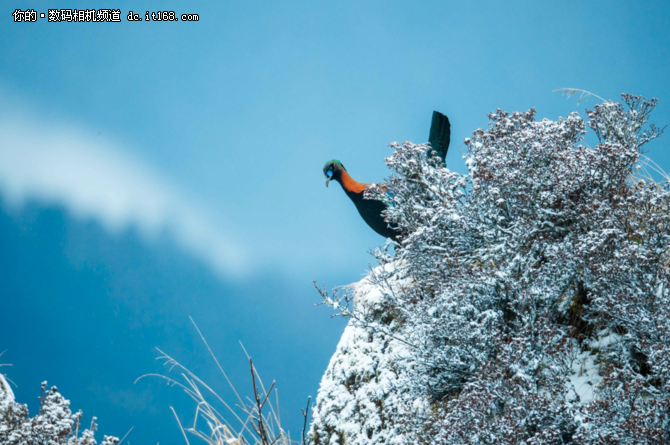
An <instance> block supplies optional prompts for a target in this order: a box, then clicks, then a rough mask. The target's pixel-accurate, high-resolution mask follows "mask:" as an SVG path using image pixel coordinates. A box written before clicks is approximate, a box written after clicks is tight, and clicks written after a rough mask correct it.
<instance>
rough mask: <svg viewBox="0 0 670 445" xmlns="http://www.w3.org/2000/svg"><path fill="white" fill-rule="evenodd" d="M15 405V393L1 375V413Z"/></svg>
mask: <svg viewBox="0 0 670 445" xmlns="http://www.w3.org/2000/svg"><path fill="white" fill-rule="evenodd" d="M11 403H14V392H13V391H12V388H10V386H9V382H7V379H6V378H5V376H4V375H2V374H0V411H2V410H3V409H6V408H7V406H9V405H10V404H11Z"/></svg>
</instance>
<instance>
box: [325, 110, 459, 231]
mask: <svg viewBox="0 0 670 445" xmlns="http://www.w3.org/2000/svg"><path fill="white" fill-rule="evenodd" d="M450 139H451V124H450V123H449V118H447V116H445V115H444V114H442V113H439V112H437V111H433V120H432V122H431V125H430V135H429V136H428V141H429V142H430V145H431V147H432V149H433V151H435V152H437V156H439V157H440V158H442V161H444V160H445V158H446V157H447V150H448V149H449V141H450ZM323 174H324V175H325V176H326V187H328V183H329V182H330V181H331V180H333V179H334V180H335V181H337V182H339V183H340V185H341V186H342V188H343V189H344V192H345V193H346V194H347V196H348V197H349V198H351V200H352V201H353V202H354V205H355V206H356V209H358V213H360V214H361V216H362V217H363V221H365V222H366V223H367V224H368V225H369V226H370V227H372V230H374V231H375V232H377V233H378V234H380V235H381V236H383V237H385V238H391V239H393V240H395V239H396V238H397V236H398V235H399V233H398V232H397V231H395V230H393V229H391V228H390V227H389V226H388V224H387V223H386V221H384V216H382V211H384V210H385V209H386V205H385V204H384V203H383V202H382V201H378V200H376V199H363V192H364V191H365V188H366V187H367V186H368V185H369V184H363V183H360V182H358V181H356V180H355V179H353V178H352V177H351V176H349V173H347V169H346V168H344V166H343V165H342V163H341V162H340V161H338V160H336V159H333V160H332V161H328V162H327V163H326V165H325V166H324V167H323Z"/></svg>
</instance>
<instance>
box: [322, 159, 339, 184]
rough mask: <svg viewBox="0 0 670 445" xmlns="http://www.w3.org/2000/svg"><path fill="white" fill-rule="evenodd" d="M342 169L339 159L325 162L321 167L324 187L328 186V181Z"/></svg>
mask: <svg viewBox="0 0 670 445" xmlns="http://www.w3.org/2000/svg"><path fill="white" fill-rule="evenodd" d="M342 169H344V167H343V166H342V164H341V163H340V161H338V160H336V159H333V160H332V161H328V162H326V165H325V166H324V167H323V174H324V175H325V176H326V187H328V183H329V182H330V180H331V179H334V178H335V177H336V176H337V175H338V174H339V173H341V172H342Z"/></svg>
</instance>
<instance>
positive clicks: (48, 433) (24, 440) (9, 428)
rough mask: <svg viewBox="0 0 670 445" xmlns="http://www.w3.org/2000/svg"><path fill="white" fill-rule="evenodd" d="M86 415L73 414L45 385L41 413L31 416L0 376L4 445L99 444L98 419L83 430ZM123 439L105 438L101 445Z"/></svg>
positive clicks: (0, 438)
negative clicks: (81, 424) (97, 434)
mask: <svg viewBox="0 0 670 445" xmlns="http://www.w3.org/2000/svg"><path fill="white" fill-rule="evenodd" d="M82 415H83V414H82V412H81V411H79V412H77V413H75V414H72V412H71V411H70V402H69V400H66V399H65V398H63V396H62V395H61V394H60V393H59V392H58V390H57V389H56V387H55V386H54V387H52V388H51V389H47V383H46V382H43V383H42V397H40V411H39V413H37V415H35V416H34V417H29V416H28V406H27V405H25V404H22V403H16V402H15V401H14V394H13V392H12V390H11V388H10V387H9V384H8V383H7V380H5V377H4V376H3V375H2V374H0V443H1V444H3V445H37V444H39V445H96V444H97V442H96V441H95V438H94V431H95V430H96V428H97V425H96V424H95V420H96V419H95V417H93V420H92V421H91V425H90V428H88V429H85V428H84V427H83V426H81V427H80V421H81V419H82ZM118 441H119V439H117V438H116V437H113V436H105V437H104V440H103V441H102V443H101V445H115V444H116V443H118Z"/></svg>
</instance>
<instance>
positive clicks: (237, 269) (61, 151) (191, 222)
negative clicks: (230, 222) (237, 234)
mask: <svg viewBox="0 0 670 445" xmlns="http://www.w3.org/2000/svg"><path fill="white" fill-rule="evenodd" d="M0 194H1V195H2V197H3V199H4V201H5V202H7V203H9V204H10V205H22V204H23V203H24V202H25V201H26V200H28V199H36V200H38V201H41V202H44V203H46V204H58V205H63V206H65V207H66V208H67V209H68V210H69V211H70V212H72V214H73V215H75V216H77V217H79V218H90V219H94V220H96V221H98V222H100V223H101V224H102V225H103V226H104V227H105V228H106V229H108V230H110V231H112V232H118V231H119V230H123V229H124V228H127V227H129V226H135V227H137V228H138V229H139V231H140V232H141V233H142V234H143V235H145V236H146V237H147V238H152V237H155V236H157V235H158V234H160V233H168V234H169V235H170V236H172V237H173V239H174V240H175V242H176V244H177V245H178V246H180V247H181V248H182V249H184V250H185V251H187V252H189V253H191V254H193V255H195V256H197V257H198V258H200V259H201V260H203V261H204V262H206V263H207V264H208V265H209V266H210V267H211V268H212V270H213V271H214V272H215V273H217V274H219V275H224V276H231V275H239V274H242V273H244V272H245V271H246V269H247V265H248V261H247V258H246V255H245V252H244V250H243V249H242V248H241V246H239V245H237V243H236V242H235V241H233V236H231V235H230V234H229V233H228V232H224V230H223V228H221V227H220V224H217V222H216V221H215V219H214V218H213V217H212V216H211V215H209V214H208V212H207V211H206V210H205V208H204V206H202V205H197V204H196V202H197V200H196V199H194V197H192V196H187V194H185V193H184V192H182V191H180V190H179V189H178V187H176V186H175V185H173V184H171V183H170V182H169V181H168V180H167V179H166V178H164V177H162V176H161V175H160V174H158V173H157V172H156V171H154V169H152V168H151V167H150V166H148V165H147V164H146V163H145V162H143V161H142V160H141V159H139V158H138V157H136V156H133V155H131V154H130V153H129V152H128V151H127V150H125V151H124V149H123V148H122V147H119V145H118V144H115V143H113V142H110V141H108V140H104V139H103V138H101V137H99V136H95V135H90V134H87V133H86V132H85V131H82V130H80V129H75V128H72V127H70V128H65V127H64V126H62V125H56V124H51V125H50V124H48V123H45V122H43V121H41V120H40V119H37V118H34V117H26V115H25V114H24V115H23V117H17V116H9V115H8V114H7V113H3V114H1V115H0Z"/></svg>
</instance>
